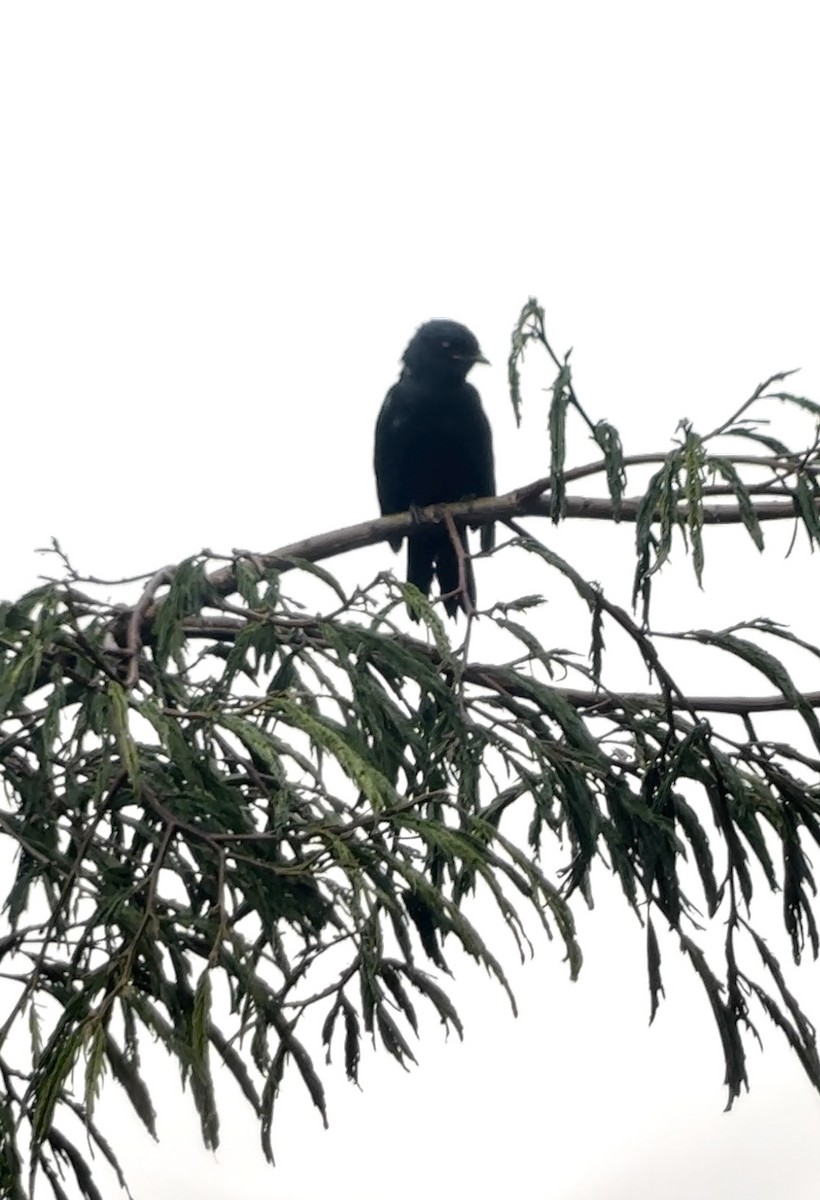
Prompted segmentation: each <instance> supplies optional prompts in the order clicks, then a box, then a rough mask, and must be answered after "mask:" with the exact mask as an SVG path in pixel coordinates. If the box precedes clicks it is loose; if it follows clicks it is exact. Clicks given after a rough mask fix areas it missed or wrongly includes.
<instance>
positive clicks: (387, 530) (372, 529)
mask: <svg viewBox="0 0 820 1200" xmlns="http://www.w3.org/2000/svg"><path fill="white" fill-rule="evenodd" d="M531 488H532V485H530V487H528V488H521V489H519V490H517V491H514V492H507V494H506V495H504V496H491V497H488V498H486V499H483V500H472V501H469V502H465V503H462V504H448V505H446V506H444V505H442V506H439V507H438V508H425V509H421V510H420V511H419V512H418V513H417V514H416V515H415V516H411V515H410V514H409V513H400V514H398V515H397V516H393V517H380V518H378V519H376V520H370V521H364V522H362V523H361V524H360V525H348V526H346V527H345V528H344V529H333V530H330V531H329V532H328V533H319V534H315V535H314V536H312V537H307V538H304V539H303V540H302V541H299V542H292V543H291V544H290V545H289V546H282V547H281V548H280V549H278V550H272V551H270V552H269V553H268V554H260V555H259V556H258V563H259V565H260V566H262V567H264V568H265V569H270V568H277V569H279V570H282V571H286V570H289V569H290V568H291V567H292V566H294V560H295V559H300V558H301V559H303V560H305V561H307V562H321V561H323V560H324V559H327V558H335V556H336V555H338V554H346V553H347V552H348V551H350V550H361V549H362V548H363V547H364V546H375V545H376V544H377V543H378V542H384V541H387V539H388V538H391V537H396V535H397V534H404V533H410V531H411V530H413V529H418V527H419V525H420V524H422V525H433V524H436V523H437V522H439V521H440V520H441V519H442V512H443V511H444V509H445V508H446V510H447V511H448V512H450V513H451V514H452V516H453V517H454V518H456V519H457V520H458V519H461V520H465V519H466V520H467V521H468V522H469V523H470V524H471V525H476V526H479V525H486V524H488V523H489V522H490V521H499V520H504V519H505V518H508V519H509V518H514V517H551V516H552V501H551V499H550V498H549V497H544V496H532V495H531V494H529V493H530V491H531ZM640 503H641V501H640V499H637V498H636V499H628V500H627V499H625V500H622V501H621V503H620V506H619V512H618V520H620V521H622V522H630V521H635V519H636V518H637V515H638V509H639V507H640ZM818 510H820V505H818ZM755 513H756V514H757V519H758V520H759V521H783V520H787V519H789V518H794V517H795V515H796V513H795V505H794V502H793V501H792V500H771V501H764V502H762V503H758V504H756V505H755ZM680 515H681V519H682V520H685V519H686V505H681V506H680ZM564 516H565V519H566V518H574V519H580V520H588V521H615V520H616V517H615V511H614V505H613V503H612V501H611V500H609V499H608V498H601V497H597V496H568V497H567V499H566V500H565V502H564ZM742 521H743V517H742V515H741V512H740V508H739V506H738V505H736V504H704V506H703V523H704V524H705V525H739V524H741V523H742ZM209 582H210V583H211V585H212V586H213V587H214V588H215V590H216V591H217V592H219V593H220V594H221V595H223V596H224V595H229V594H230V593H231V592H232V591H233V590H234V587H235V574H234V568H233V566H229V567H221V568H220V569H219V570H218V571H214V572H213V574H211V575H210V576H209ZM160 603H161V602H160Z"/></svg>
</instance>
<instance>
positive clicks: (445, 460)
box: [375, 321, 495, 617]
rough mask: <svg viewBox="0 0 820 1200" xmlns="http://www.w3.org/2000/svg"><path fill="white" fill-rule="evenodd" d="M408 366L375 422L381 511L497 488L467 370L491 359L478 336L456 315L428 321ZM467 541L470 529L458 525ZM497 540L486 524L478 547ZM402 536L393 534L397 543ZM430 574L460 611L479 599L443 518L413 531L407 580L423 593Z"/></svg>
mask: <svg viewBox="0 0 820 1200" xmlns="http://www.w3.org/2000/svg"><path fill="white" fill-rule="evenodd" d="M402 361H403V363H404V370H403V371H402V373H401V376H400V377H399V381H398V383H396V384H394V385H393V387H392V388H391V389H390V391H389V392H388V393H387V396H386V398H385V401H384V404H383V405H382V408H381V412H380V413H379V419H378V421H377V422H376V453H375V468H376V486H377V488H378V492H379V503H380V505H381V510H382V514H383V515H385V516H387V515H389V514H391V513H398V512H407V510H408V509H410V510H412V509H414V508H425V507H426V506H427V505H428V504H451V503H455V502H457V501H458V500H467V499H472V498H474V497H478V496H494V495H495V467H494V464H493V440H492V433H491V431H490V423H489V421H488V420H487V417H486V415H485V413H484V410H483V408H482V407H481V400H480V399H479V395H478V392H477V391H476V390H475V388H474V387H473V386H472V385H471V384H469V383H468V382H467V373H468V371H469V370H470V368H471V367H472V366H473V365H474V364H475V363H486V361H487V359H486V358H485V357H484V355H483V354H482V353H481V349H480V347H479V345H478V342H477V340H476V338H475V336H474V334H472V333H471V332H470V330H469V329H467V328H465V326H464V325H459V324H458V323H457V322H456V321H428V322H427V323H426V324H425V325H422V326H421V328H420V329H418V330H417V331H416V333H415V334H414V335H413V338H412V340H411V342H410V344H409V346H408V347H407V349H406V350H405V352H404V357H403V360H402ZM459 530H460V533H461V537H462V542H463V544H464V546H465V549H466V548H467V532H466V529H465V528H464V526H463V525H459ZM494 540H495V532H494V529H493V526H492V525H483V526H482V528H481V549H482V550H490V549H491V548H492V546H493V543H494ZM401 542H402V539H401V538H400V537H398V538H393V539H391V542H390V545H391V546H392V547H393V549H394V550H398V549H399V547H400V546H401ZM433 576H435V577H436V578H437V579H438V585H439V589H440V591H441V594H442V595H443V596H447V599H446V600H445V601H444V607H445V609H446V610H447V613H448V615H449V616H451V617H453V616H455V614H456V612H457V610H458V606H459V603H460V604H461V607H462V608H463V609H464V610H465V612H467V611H468V609H469V603H471V604H472V605H473V606H474V605H475V598H476V595H475V580H474V578H473V569H472V566H471V564H470V561H469V559H468V560H467V562H466V584H467V592H468V596H469V603H468V601H467V600H466V599H465V597H464V596H463V595H448V593H455V592H456V589H457V588H458V583H459V580H458V557H457V555H456V551H455V548H454V546H453V543H452V540H451V538H450V534H449V532H448V530H447V527H446V525H444V524H443V523H442V524H440V525H428V526H426V527H424V528H423V529H418V530H416V531H414V532H413V533H411V534H410V536H409V537H408V547H407V580H408V583H414V584H415V585H416V587H417V588H419V590H420V591H422V592H424V594H425V596H427V595H429V593H430V584H431V583H432V581H433Z"/></svg>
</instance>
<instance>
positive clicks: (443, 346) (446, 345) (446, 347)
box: [441, 342, 450, 350]
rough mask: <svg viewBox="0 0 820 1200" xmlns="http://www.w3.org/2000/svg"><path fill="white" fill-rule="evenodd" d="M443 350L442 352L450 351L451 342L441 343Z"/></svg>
mask: <svg viewBox="0 0 820 1200" xmlns="http://www.w3.org/2000/svg"><path fill="white" fill-rule="evenodd" d="M441 348H442V350H449V349H450V343H449V342H442V343H441Z"/></svg>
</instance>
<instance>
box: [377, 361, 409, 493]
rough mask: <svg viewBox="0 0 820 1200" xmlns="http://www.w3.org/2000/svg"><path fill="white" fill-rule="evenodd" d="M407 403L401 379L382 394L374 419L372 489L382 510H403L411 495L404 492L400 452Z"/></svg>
mask: <svg viewBox="0 0 820 1200" xmlns="http://www.w3.org/2000/svg"><path fill="white" fill-rule="evenodd" d="M406 409H407V405H406V402H405V398H404V396H403V395H402V391H401V382H399V383H397V384H395V385H394V386H393V387H392V388H391V389H390V391H389V392H388V393H387V396H386V397H385V401H384V404H383V405H382V407H381V412H380V413H379V418H378V420H377V421H376V447H375V453H374V456H373V465H374V467H375V471H376V490H377V491H378V494H379V504H380V506H381V510H382V513H383V514H384V515H385V516H388V515H389V514H390V513H397V512H406V511H407V509H408V507H409V505H410V501H411V499H412V497H410V496H407V495H405V492H406V490H407V489H406V485H405V482H404V478H403V476H404V472H403V471H402V469H401V463H402V459H403V454H404V444H403V443H404V432H405V429H406V424H407V411H406Z"/></svg>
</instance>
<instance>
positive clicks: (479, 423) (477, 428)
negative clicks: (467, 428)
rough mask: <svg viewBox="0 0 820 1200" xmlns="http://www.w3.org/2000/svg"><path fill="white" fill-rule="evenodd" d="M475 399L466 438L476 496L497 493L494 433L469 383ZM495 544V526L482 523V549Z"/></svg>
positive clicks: (476, 394) (487, 548) (477, 396)
mask: <svg viewBox="0 0 820 1200" xmlns="http://www.w3.org/2000/svg"><path fill="white" fill-rule="evenodd" d="M467 386H468V387H469V388H470V391H471V392H472V398H473V400H474V410H473V412H474V416H473V422H474V425H473V436H472V437H470V438H467V439H466V448H467V450H468V452H469V453H470V455H471V456H472V461H471V463H470V478H471V479H472V480H474V491H475V494H476V496H479V497H480V496H494V495H495V458H494V456H493V433H492V429H491V428H490V422H489V421H488V420H487V414H486V413H485V411H484V409H483V408H482V407H481V400H480V398H479V395H478V392H477V391H476V390H475V388H474V387H472V386H471V385H469V384H468V385H467ZM494 544H495V526H494V525H482V527H481V549H482V550H491V549H492V547H493V545H494Z"/></svg>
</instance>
